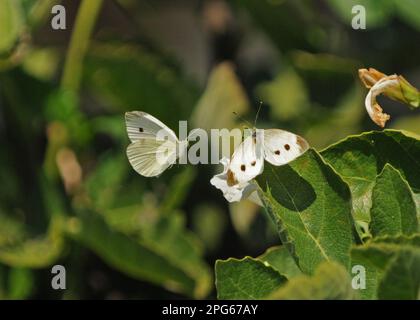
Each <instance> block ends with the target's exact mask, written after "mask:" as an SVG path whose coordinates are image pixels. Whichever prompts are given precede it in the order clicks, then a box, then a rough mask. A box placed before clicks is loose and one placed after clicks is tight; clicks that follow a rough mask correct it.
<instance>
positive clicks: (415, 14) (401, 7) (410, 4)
mask: <svg viewBox="0 0 420 320" xmlns="http://www.w3.org/2000/svg"><path fill="white" fill-rule="evenodd" d="M394 4H395V7H396V9H397V12H398V15H399V16H400V17H401V18H402V19H403V20H404V21H405V22H407V23H408V24H410V25H411V26H412V27H413V28H415V29H417V31H420V3H419V2H418V1H417V0H404V1H398V0H395V1H394Z"/></svg>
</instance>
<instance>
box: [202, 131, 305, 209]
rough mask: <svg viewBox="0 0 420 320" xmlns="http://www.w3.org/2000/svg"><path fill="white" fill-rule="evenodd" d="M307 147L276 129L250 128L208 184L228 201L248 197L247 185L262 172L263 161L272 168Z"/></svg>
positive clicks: (252, 188)
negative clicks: (220, 192)
mask: <svg viewBox="0 0 420 320" xmlns="http://www.w3.org/2000/svg"><path fill="white" fill-rule="evenodd" d="M308 148H309V144H308V142H307V141H306V140H305V139H303V138H302V137H300V136H298V135H296V134H293V133H291V132H288V131H284V130H280V129H267V130H263V129H254V130H252V134H251V135H249V136H248V137H247V138H245V140H244V141H243V142H242V143H241V144H240V145H239V146H238V148H237V149H236V150H235V151H234V153H233V155H232V157H231V158H230V160H229V159H225V158H224V159H222V161H221V163H222V164H223V165H224V170H223V172H222V173H220V174H218V175H215V176H214V177H213V178H212V179H211V180H210V183H211V184H212V185H214V186H215V187H216V188H218V189H220V190H222V192H223V194H224V196H225V198H226V200H228V201H229V202H235V201H240V200H241V199H245V198H247V197H249V196H250V195H251V194H252V193H253V191H255V190H256V188H255V186H254V187H253V184H252V183H250V181H251V180H252V179H254V178H255V177H256V176H257V175H259V174H261V173H262V171H263V170H264V159H265V160H267V161H268V162H269V163H271V164H273V165H275V166H281V165H284V164H287V163H289V162H291V161H292V160H294V159H296V158H297V157H299V156H300V155H302V154H303V153H304V152H305V151H306V150H308Z"/></svg>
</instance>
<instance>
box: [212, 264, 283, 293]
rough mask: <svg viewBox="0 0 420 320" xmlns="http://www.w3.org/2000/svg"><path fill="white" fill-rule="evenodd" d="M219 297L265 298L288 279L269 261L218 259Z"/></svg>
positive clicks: (217, 280) (217, 286) (216, 270)
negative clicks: (268, 262)
mask: <svg viewBox="0 0 420 320" xmlns="http://www.w3.org/2000/svg"><path fill="white" fill-rule="evenodd" d="M215 272H216V289H217V298H218V299H264V298H265V297H266V296H268V295H269V294H270V293H272V292H273V291H274V290H276V289H277V288H279V287H280V286H281V285H283V284H284V283H285V282H286V281H287V280H286V278H285V277H284V276H282V275H281V274H280V273H278V272H277V271H276V270H275V269H273V268H272V267H271V266H270V265H268V264H267V263H264V262H262V261H259V260H257V259H254V258H251V257H245V258H243V259H241V260H238V259H234V258H229V259H228V260H224V261H222V260H217V261H216V266H215Z"/></svg>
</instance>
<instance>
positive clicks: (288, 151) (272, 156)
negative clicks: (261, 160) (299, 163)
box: [264, 129, 309, 166]
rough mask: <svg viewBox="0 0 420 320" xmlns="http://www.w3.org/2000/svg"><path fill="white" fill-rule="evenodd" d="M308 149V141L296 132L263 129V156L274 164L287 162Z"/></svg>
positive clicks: (278, 164)
mask: <svg viewBox="0 0 420 320" xmlns="http://www.w3.org/2000/svg"><path fill="white" fill-rule="evenodd" d="M308 149H309V144H308V142H307V141H306V140H305V139H303V138H302V137H300V136H298V135H296V134H293V133H291V132H288V131H285V130H280V129H266V130H264V157H265V160H267V161H268V162H269V163H271V164H273V165H275V166H281V165H284V164H286V163H289V162H290V161H292V160H294V159H296V158H297V157H299V156H300V155H302V154H303V153H305V151H306V150H308Z"/></svg>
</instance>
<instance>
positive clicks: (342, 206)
mask: <svg viewBox="0 0 420 320" xmlns="http://www.w3.org/2000/svg"><path fill="white" fill-rule="evenodd" d="M257 180H258V184H259V185H260V188H261V197H262V199H263V202H264V204H265V206H266V208H267V209H268V212H269V214H270V216H271V218H272V219H273V221H274V222H275V224H276V225H277V227H278V232H279V234H280V238H281V240H282V242H283V243H284V244H285V245H286V246H287V247H288V249H289V250H290V252H292V254H293V255H294V257H295V258H296V261H297V262H298V264H299V267H300V268H301V269H302V271H303V272H305V273H313V272H314V271H315V269H316V267H317V266H318V264H320V263H321V262H322V261H326V260H327V261H329V260H334V261H338V262H340V263H342V264H343V265H344V266H345V267H346V268H348V267H349V264H350V258H349V250H350V246H351V244H352V242H353V222H352V218H351V198H350V191H349V189H348V186H347V185H346V184H345V183H344V181H343V180H342V179H341V178H340V177H339V176H338V175H337V174H336V173H335V172H334V171H333V170H332V169H331V167H329V166H328V165H327V164H325V163H324V161H323V160H322V158H321V157H320V156H319V154H318V153H317V152H316V151H314V150H312V149H310V150H309V151H307V152H306V153H305V154H304V155H303V156H301V157H300V158H298V159H297V160H295V161H293V162H292V163H290V164H289V165H285V166H280V167H275V166H272V165H267V166H266V167H265V169H264V173H263V174H262V175H260V176H259V177H258V179H257Z"/></svg>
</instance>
